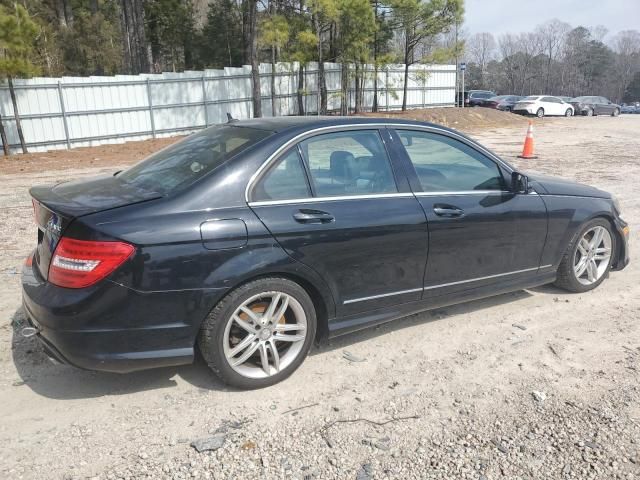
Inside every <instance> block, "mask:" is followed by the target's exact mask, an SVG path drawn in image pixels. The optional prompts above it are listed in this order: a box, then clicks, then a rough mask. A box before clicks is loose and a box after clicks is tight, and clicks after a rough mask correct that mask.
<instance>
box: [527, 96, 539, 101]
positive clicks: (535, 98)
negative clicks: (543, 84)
mask: <svg viewBox="0 0 640 480" xmlns="http://www.w3.org/2000/svg"><path fill="white" fill-rule="evenodd" d="M539 98H540V95H531V96H528V97H524V100H537V99H539Z"/></svg>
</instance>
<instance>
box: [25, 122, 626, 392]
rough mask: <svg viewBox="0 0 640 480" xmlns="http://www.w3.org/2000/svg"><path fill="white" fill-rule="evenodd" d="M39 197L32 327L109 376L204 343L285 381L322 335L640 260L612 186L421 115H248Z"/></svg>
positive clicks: (584, 281) (212, 352)
mask: <svg viewBox="0 0 640 480" xmlns="http://www.w3.org/2000/svg"><path fill="white" fill-rule="evenodd" d="M31 195H32V197H33V206H34V212H35V218H36V223H37V226H38V228H37V248H36V249H35V250H34V252H33V253H32V254H31V255H30V256H29V257H28V259H27V261H26V262H25V265H24V269H23V299H24V308H25V311H26V314H27V317H28V319H29V322H30V326H29V327H26V328H25V331H24V334H25V335H36V336H37V338H39V339H40V340H41V341H42V343H43V344H44V346H45V350H46V351H47V352H48V354H49V355H50V356H52V357H54V358H55V359H57V360H59V361H62V362H67V363H70V364H72V365H76V366H78V367H82V368H87V369H93V370H106V371H113V372H129V371H132V370H137V369H145V368H149V367H157V366H166V365H179V364H186V363H190V362H192V361H193V359H194V355H195V352H196V345H199V347H200V348H199V350H200V352H201V354H202V356H203V357H204V359H205V360H206V362H207V364H208V365H209V366H210V367H211V368H212V369H213V371H214V372H216V373H217V374H218V375H219V376H220V378H221V379H222V380H223V381H225V382H227V383H229V384H231V385H234V386H237V387H241V388H256V387H263V386H266V385H270V384H273V383H276V382H278V381H280V380H282V379H284V378H285V377H287V376H288V375H290V374H291V373H292V372H293V371H294V370H295V369H296V368H297V367H298V366H299V365H300V364H301V363H302V361H303V360H304V358H305V356H306V355H307V353H308V352H309V349H310V347H311V345H312V343H313V342H314V340H316V339H322V338H326V337H330V336H335V335H339V334H343V333H346V332H352V331H354V330H357V329H360V328H363V327H366V326H371V325H375V324H379V323H382V322H388V321H390V320H394V319H397V318H399V317H402V316H405V315H409V314H412V313H416V312H420V311H424V310H427V309H430V308H434V307H441V306H444V305H450V304H454V303H457V302H462V301H467V300H472V299H477V298H481V297H486V296H490V295H496V294H500V293H504V292H508V291H513V290H518V289H523V288H529V287H533V286H536V285H541V284H546V283H552V282H555V283H556V285H558V286H559V287H562V288H565V289H568V290H570V291H573V292H585V291H587V290H590V289H592V288H595V287H596V286H598V285H599V284H600V283H601V282H602V281H603V280H604V279H605V278H606V277H607V275H608V273H609V271H610V270H612V269H613V270H619V269H622V268H623V267H625V266H626V265H627V263H628V253H627V252H628V250H627V236H628V227H627V224H626V223H625V222H624V220H622V218H621V216H620V209H619V206H618V204H617V203H616V202H615V200H614V199H613V198H612V196H611V195H610V194H609V193H606V192H603V191H601V190H598V189H596V188H593V187H589V186H586V185H580V184H576V183H573V182H569V181H565V180H560V179H556V178H549V177H538V176H527V175H525V174H523V173H522V172H519V171H517V170H516V169H515V168H514V167H512V166H511V165H509V164H508V163H507V162H505V161H504V160H502V159H501V158H499V157H498V156H496V155H495V154H494V153H492V152H491V151H489V150H487V149H486V148H484V147H482V146H481V145H479V144H478V143H476V142H474V141H473V140H471V139H469V138H468V137H466V136H464V135H462V134H460V133H458V132H456V131H453V130H450V129H447V128H444V127H440V126H437V125H432V124H427V123H421V122H412V121H397V120H389V119H374V118H335V117H334V118H321V117H319V118H312V117H309V118H304V117H303V118H300V117H298V118H293V117H290V118H275V119H261V120H247V121H234V122H231V123H228V124H225V125H220V126H215V127H211V128H208V129H206V130H203V131H202V132H199V133H197V134H194V135H191V136H189V137H187V138H185V139H183V140H182V141H180V142H178V143H176V144H174V145H172V146H169V147H168V148H166V149H164V150H162V151H160V152H158V153H156V154H154V155H152V156H151V157H149V158H147V159H146V160H144V161H142V162H141V163H139V164H137V165H135V166H133V167H131V168H129V169H128V170H125V171H122V172H118V173H116V174H114V175H108V176H102V177H98V178H94V179H90V180H81V181H69V182H65V183H61V184H58V185H55V186H47V187H34V188H32V189H31ZM443 340H444V339H443ZM448 340H451V339H448ZM454 341H455V340H454Z"/></svg>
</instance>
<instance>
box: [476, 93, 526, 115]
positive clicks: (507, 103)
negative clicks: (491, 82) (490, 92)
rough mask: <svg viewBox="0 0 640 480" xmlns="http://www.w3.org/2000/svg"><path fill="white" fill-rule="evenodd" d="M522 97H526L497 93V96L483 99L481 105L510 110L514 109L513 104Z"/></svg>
mask: <svg viewBox="0 0 640 480" xmlns="http://www.w3.org/2000/svg"><path fill="white" fill-rule="evenodd" d="M522 98H524V97H520V96H518V95H497V96H495V97H491V98H487V99H484V100H481V101H480V102H479V105H480V106H481V107H487V108H495V109H496V110H502V111H505V112H510V111H511V110H513V106H514V105H515V104H516V103H518V101H519V100H521V99H522Z"/></svg>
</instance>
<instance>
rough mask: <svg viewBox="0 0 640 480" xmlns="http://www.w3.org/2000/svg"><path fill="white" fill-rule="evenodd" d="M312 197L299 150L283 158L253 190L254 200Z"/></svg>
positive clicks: (294, 149)
mask: <svg viewBox="0 0 640 480" xmlns="http://www.w3.org/2000/svg"><path fill="white" fill-rule="evenodd" d="M310 196H311V192H310V191H309V185H308V183H307V177H306V175H305V173H304V168H303V166H302V161H301V159H300V155H299V154H298V149H297V148H295V147H294V148H293V149H291V150H290V151H289V153H287V154H286V155H284V156H283V157H281V158H280V159H279V160H278V161H277V162H276V163H275V164H274V165H273V166H272V167H271V168H270V169H269V171H268V172H267V173H266V174H265V175H264V176H263V177H262V178H261V179H260V181H259V182H258V183H257V184H256V186H255V188H254V190H253V200H254V201H261V200H290V199H293V198H307V197H310Z"/></svg>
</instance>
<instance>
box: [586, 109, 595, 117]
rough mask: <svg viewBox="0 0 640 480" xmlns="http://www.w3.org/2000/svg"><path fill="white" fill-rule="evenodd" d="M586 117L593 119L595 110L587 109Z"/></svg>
mask: <svg viewBox="0 0 640 480" xmlns="http://www.w3.org/2000/svg"><path fill="white" fill-rule="evenodd" d="M585 115H586V116H587V117H593V109H592V108H587V111H586V113H585Z"/></svg>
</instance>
